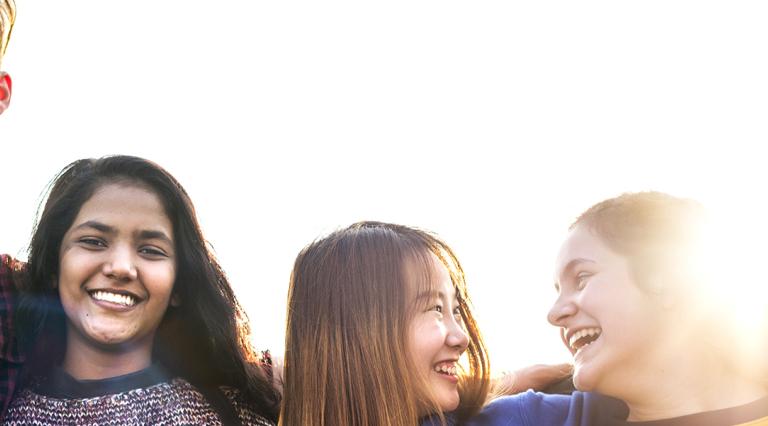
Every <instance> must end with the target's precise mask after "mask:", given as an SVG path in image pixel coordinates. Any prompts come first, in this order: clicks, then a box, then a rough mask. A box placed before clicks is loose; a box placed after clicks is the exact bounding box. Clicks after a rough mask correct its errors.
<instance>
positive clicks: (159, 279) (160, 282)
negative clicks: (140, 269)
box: [141, 265, 176, 300]
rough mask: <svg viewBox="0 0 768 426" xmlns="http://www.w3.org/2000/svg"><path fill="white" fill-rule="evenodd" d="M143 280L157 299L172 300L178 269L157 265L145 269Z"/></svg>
mask: <svg viewBox="0 0 768 426" xmlns="http://www.w3.org/2000/svg"><path fill="white" fill-rule="evenodd" d="M141 279H142V281H143V282H144V285H146V286H147V287H148V290H149V291H150V292H151V293H153V294H154V296H155V297H157V298H163V299H169V300H170V297H171V293H173V284H174V282H175V281H176V269H175V268H174V267H173V266H169V265H155V267H152V268H146V269H144V274H143V276H142V277H141Z"/></svg>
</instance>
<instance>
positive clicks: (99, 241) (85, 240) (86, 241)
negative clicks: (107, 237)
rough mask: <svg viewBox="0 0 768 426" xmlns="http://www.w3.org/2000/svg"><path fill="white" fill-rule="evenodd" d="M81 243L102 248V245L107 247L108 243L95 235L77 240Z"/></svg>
mask: <svg viewBox="0 0 768 426" xmlns="http://www.w3.org/2000/svg"><path fill="white" fill-rule="evenodd" d="M77 241H78V242H79V243H81V244H83V245H85V246H88V247H91V248H100V247H106V246H107V243H106V242H105V241H104V240H102V239H100V238H94V237H84V238H80V239H79V240H77Z"/></svg>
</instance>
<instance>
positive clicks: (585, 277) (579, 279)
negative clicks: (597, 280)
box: [576, 272, 592, 290]
mask: <svg viewBox="0 0 768 426" xmlns="http://www.w3.org/2000/svg"><path fill="white" fill-rule="evenodd" d="M590 277H592V274H591V273H589V272H579V273H578V274H577V275H576V289H578V290H584V287H586V286H587V282H588V281H589V278H590Z"/></svg>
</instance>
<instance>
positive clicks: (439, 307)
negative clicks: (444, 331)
mask: <svg viewBox="0 0 768 426" xmlns="http://www.w3.org/2000/svg"><path fill="white" fill-rule="evenodd" d="M429 310H430V311H435V312H438V313H441V314H442V313H443V305H440V304H437V305H433V306H432V307H431V308H429Z"/></svg>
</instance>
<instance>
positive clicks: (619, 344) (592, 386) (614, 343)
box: [548, 225, 669, 397]
mask: <svg viewBox="0 0 768 426" xmlns="http://www.w3.org/2000/svg"><path fill="white" fill-rule="evenodd" d="M555 287H556V289H557V291H558V298H557V300H556V301H555V303H554V304H553V306H552V308H551V310H550V312H549V316H548V318H549V322H550V323H552V325H555V326H557V327H559V328H560V331H561V337H562V340H563V343H564V344H565V346H566V347H567V348H568V350H570V351H571V353H572V354H573V360H574V369H575V370H574V382H575V384H576V387H577V388H578V389H580V390H587V391H591V390H594V391H599V392H602V393H606V394H608V395H611V396H617V397H620V396H621V392H623V391H622V389H627V386H626V384H627V383H633V380H632V379H633V377H634V378H637V377H638V376H637V375H641V376H642V375H643V374H645V375H647V374H648V373H647V371H644V369H643V368H644V365H645V363H647V360H648V356H649V355H648V354H650V353H653V352H657V351H659V350H662V349H663V347H664V344H663V342H664V341H665V339H664V336H666V335H668V334H669V333H668V331H667V330H665V328H667V327H665V324H664V323H663V321H661V320H660V318H662V315H661V309H662V308H661V306H660V304H659V303H658V301H657V300H656V299H654V297H653V295H650V294H648V293H647V292H645V291H643V290H642V289H640V288H639V287H638V286H637V285H636V283H635V281H634V279H633V274H632V273H631V269H630V266H629V262H628V261H627V258H626V257H624V256H622V255H620V254H618V253H616V252H614V251H613V250H611V249H610V248H609V247H608V246H607V245H606V244H605V243H604V242H603V241H602V240H601V239H600V238H599V237H598V236H597V235H596V234H595V233H594V232H592V231H591V230H590V229H589V228H588V227H585V226H582V225H580V226H577V227H576V228H574V229H573V230H572V231H571V233H570V235H569V237H568V238H567V239H566V240H565V242H564V243H563V246H562V248H561V250H560V254H559V256H558V258H557V262H556V270H555Z"/></svg>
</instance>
